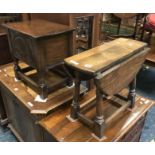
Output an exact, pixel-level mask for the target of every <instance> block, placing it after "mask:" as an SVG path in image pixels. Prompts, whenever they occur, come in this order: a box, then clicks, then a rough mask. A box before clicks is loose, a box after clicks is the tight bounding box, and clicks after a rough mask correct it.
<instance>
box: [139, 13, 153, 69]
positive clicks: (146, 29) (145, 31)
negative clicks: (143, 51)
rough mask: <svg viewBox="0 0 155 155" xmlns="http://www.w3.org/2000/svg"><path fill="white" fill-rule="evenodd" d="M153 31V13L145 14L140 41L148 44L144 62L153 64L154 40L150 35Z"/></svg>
mask: <svg viewBox="0 0 155 155" xmlns="http://www.w3.org/2000/svg"><path fill="white" fill-rule="evenodd" d="M154 32H155V14H146V16H145V20H144V23H143V27H142V34H141V38H140V40H141V41H145V42H147V43H148V44H149V45H150V48H151V50H150V52H149V54H148V56H147V58H146V64H148V65H150V66H153V67H154V66H155V40H154V36H153V35H152V34H153V33H154Z"/></svg>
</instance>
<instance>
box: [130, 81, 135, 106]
mask: <svg viewBox="0 0 155 155" xmlns="http://www.w3.org/2000/svg"><path fill="white" fill-rule="evenodd" d="M135 98H136V78H134V80H133V81H132V82H131V83H130V85H129V94H128V100H129V101H130V108H134V105H135Z"/></svg>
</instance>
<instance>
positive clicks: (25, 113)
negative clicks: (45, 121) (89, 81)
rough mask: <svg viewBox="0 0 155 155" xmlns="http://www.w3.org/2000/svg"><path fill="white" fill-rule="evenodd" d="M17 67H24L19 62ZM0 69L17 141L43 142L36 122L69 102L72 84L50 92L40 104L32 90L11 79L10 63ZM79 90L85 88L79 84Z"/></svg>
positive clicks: (11, 125)
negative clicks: (46, 98)
mask: <svg viewBox="0 0 155 155" xmlns="http://www.w3.org/2000/svg"><path fill="white" fill-rule="evenodd" d="M20 66H21V67H22V68H24V67H26V64H23V63H20ZM0 71H1V74H0V89H1V93H2V98H3V101H4V106H5V109H6V113H7V116H8V122H9V127H10V129H11V131H12V132H13V133H14V134H15V136H16V137H17V139H18V140H19V141H28V142H30V141H45V139H44V136H45V135H44V133H43V131H42V129H41V128H40V127H39V126H38V121H40V119H42V118H44V117H46V116H48V114H52V113H53V112H54V111H56V110H57V109H59V108H60V107H61V106H64V105H66V104H67V103H68V102H69V101H71V100H72V96H73V87H72V88H68V87H63V88H61V89H59V90H56V91H54V92H53V93H51V94H50V95H49V97H48V100H47V101H46V102H45V103H44V104H43V103H42V102H40V101H39V100H37V99H36V96H37V94H36V92H35V91H33V90H32V89H31V88H30V87H28V86H27V85H25V84H23V82H21V81H15V79H14V78H15V75H14V71H13V64H12V63H11V64H8V65H6V66H4V67H1V68H0ZM29 74H30V73H29ZM83 92H85V87H83V86H81V93H83Z"/></svg>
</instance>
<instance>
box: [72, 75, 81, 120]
mask: <svg viewBox="0 0 155 155" xmlns="http://www.w3.org/2000/svg"><path fill="white" fill-rule="evenodd" d="M80 83H81V81H80V79H79V76H78V73H76V78H75V88H74V94H73V102H72V104H71V118H73V119H77V118H78V112H79V110H80V106H79V95H80Z"/></svg>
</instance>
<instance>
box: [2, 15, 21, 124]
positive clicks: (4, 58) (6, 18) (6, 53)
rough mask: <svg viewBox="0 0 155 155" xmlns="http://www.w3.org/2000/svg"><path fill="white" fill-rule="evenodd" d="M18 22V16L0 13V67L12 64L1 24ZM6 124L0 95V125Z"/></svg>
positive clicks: (5, 35)
mask: <svg viewBox="0 0 155 155" xmlns="http://www.w3.org/2000/svg"><path fill="white" fill-rule="evenodd" d="M19 20H21V18H20V14H14V13H13V14H10V13H0V65H4V64H7V63H9V62H12V57H11V54H10V50H9V43H8V38H7V34H6V32H5V30H4V28H3V27H2V26H1V24H3V23H7V22H13V21H19ZM0 74H1V73H0ZM6 122H7V116H6V112H5V109H4V105H3V101H2V97H1V93H0V124H1V125H4V124H6Z"/></svg>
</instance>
